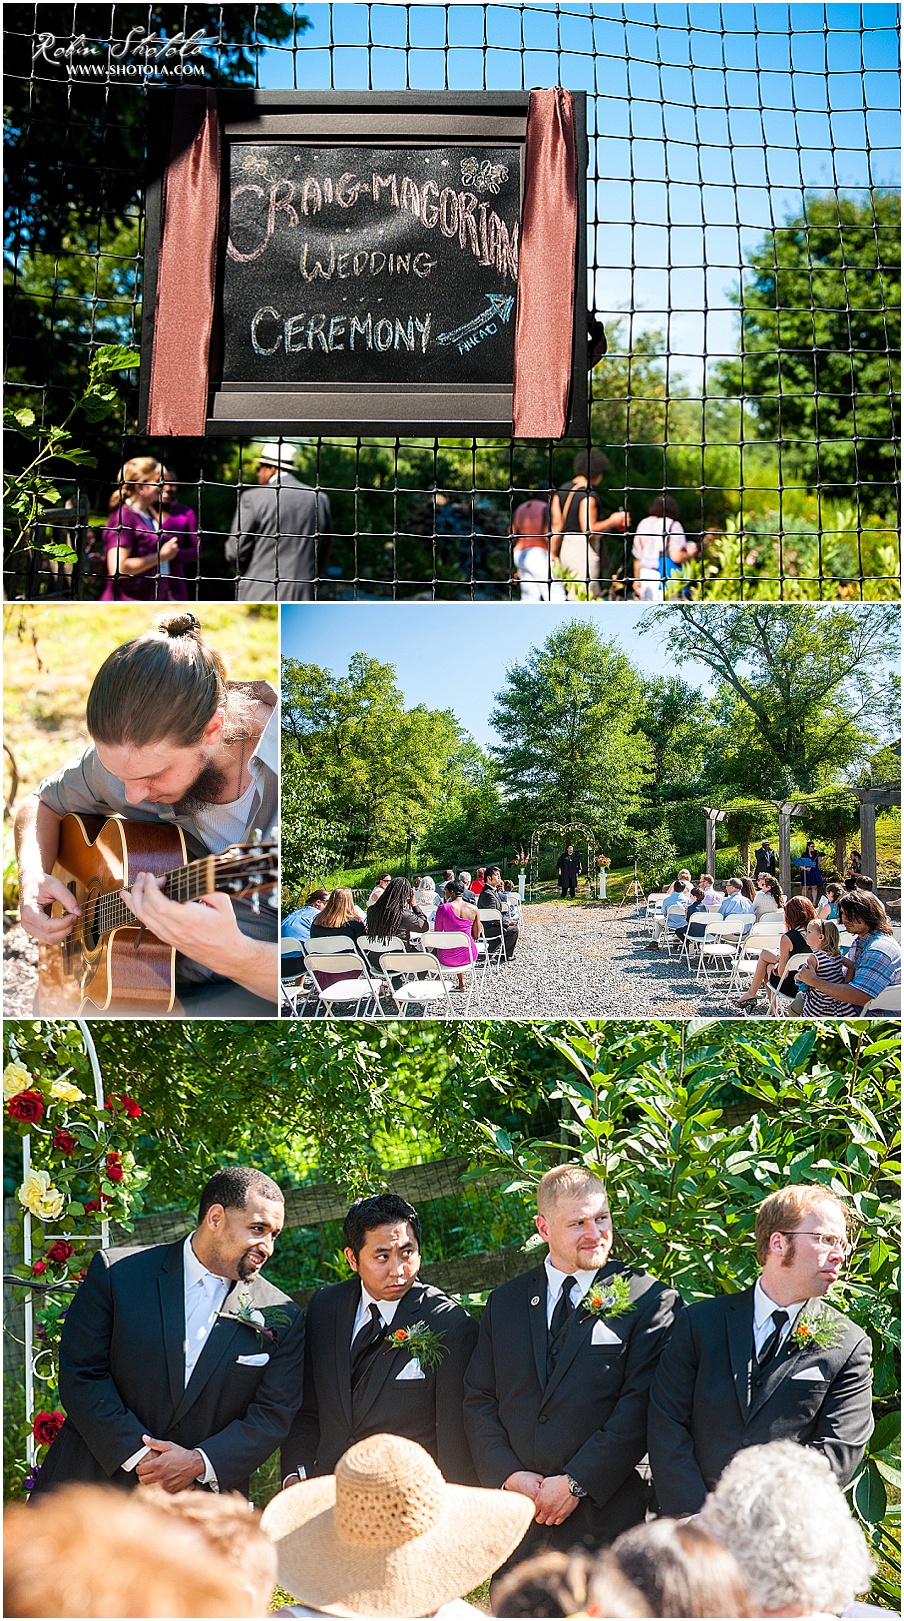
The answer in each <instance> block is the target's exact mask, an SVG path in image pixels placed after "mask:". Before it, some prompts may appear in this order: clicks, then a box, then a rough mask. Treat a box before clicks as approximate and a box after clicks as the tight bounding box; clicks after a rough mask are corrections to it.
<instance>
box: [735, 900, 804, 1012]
mask: <svg viewBox="0 0 904 1621" xmlns="http://www.w3.org/2000/svg"><path fill="white" fill-rule="evenodd" d="M784 911H785V933H784V934H783V935H781V936H780V937H779V943H778V951H772V950H770V948H769V947H768V946H764V947H763V950H762V951H761V952H760V957H759V961H758V963H757V965H756V968H755V969H754V971H753V979H752V980H751V981H750V989H749V991H745V992H744V995H743V996H739V997H738V999H737V1001H736V1002H735V1006H736V1007H742V1008H750V1007H753V1006H754V1004H755V1003H756V1001H757V998H758V997H759V994H760V991H761V989H762V987H763V986H764V985H765V983H766V979H767V976H768V979H769V984H770V985H771V986H772V987H773V989H774V990H777V991H780V992H781V994H782V996H796V995H797V980H796V977H795V975H794V974H789V973H787V972H786V969H787V967H788V963H789V962H790V960H791V958H792V957H799V956H800V955H801V954H803V955H804V956H806V955H807V954H808V952H809V950H810V947H809V944H808V942H807V937H806V935H805V933H804V930H805V929H806V927H807V924H808V923H809V921H810V919H811V918H813V917H815V916H816V908H815V906H814V905H813V902H812V901H808V900H804V898H803V896H802V895H792V896H791V899H790V900H787V901H786V902H785V907H784Z"/></svg>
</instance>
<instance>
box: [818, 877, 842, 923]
mask: <svg viewBox="0 0 904 1621" xmlns="http://www.w3.org/2000/svg"><path fill="white" fill-rule="evenodd" d="M843 894H844V890H843V888H842V886H841V884H826V888H825V894H824V895H822V896H820V900H819V905H818V906H817V908H816V916H817V917H821V918H828V920H829V922H830V923H837V922H838V902H839V901H840V900H841V897H842V895H843Z"/></svg>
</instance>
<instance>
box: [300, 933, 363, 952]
mask: <svg viewBox="0 0 904 1621" xmlns="http://www.w3.org/2000/svg"><path fill="white" fill-rule="evenodd" d="M301 949H302V951H303V952H304V955H305V956H306V957H307V956H308V955H309V953H310V952H312V951H313V952H316V954H317V956H318V957H331V956H335V955H338V956H344V955H345V954H346V953H347V952H349V951H357V949H358V947H357V946H356V944H355V942H354V940H353V939H352V937H351V935H350V934H326V935H324V936H323V938H322V939H320V940H302V942H301Z"/></svg>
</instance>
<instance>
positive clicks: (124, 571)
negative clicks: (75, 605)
mask: <svg viewBox="0 0 904 1621" xmlns="http://www.w3.org/2000/svg"><path fill="white" fill-rule="evenodd" d="M162 478H163V468H162V467H161V465H160V463H159V462H158V461H155V460H154V458H153V456H133V457H132V459H131V461H127V462H126V464H125V466H124V467H123V469H122V471H121V473H120V475H119V478H118V480H117V484H116V488H115V490H114V491H113V494H112V495H111V497H110V516H109V518H108V519H107V526H106V528H105V530H104V534H103V546H104V552H105V554H106V559H107V582H106V585H105V586H104V589H103V591H102V592H101V598H100V600H101V602H171V601H172V600H173V596H174V593H173V591H172V589H171V584H172V581H171V578H170V576H171V569H172V564H173V561H174V559H175V558H176V557H177V556H178V554H179V542H178V540H177V539H176V538H175V536H171V537H170V538H169V539H165V538H164V535H163V532H162V530H161V527H160V519H159V517H158V514H157V502H158V500H159V498H160V488H161V482H162ZM184 598H185V591H184V588H183V592H182V597H181V598H179V597H176V600H177V601H180V600H184Z"/></svg>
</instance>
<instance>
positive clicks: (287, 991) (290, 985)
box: [279, 935, 304, 1015]
mask: <svg viewBox="0 0 904 1621" xmlns="http://www.w3.org/2000/svg"><path fill="white" fill-rule="evenodd" d="M303 944H304V942H303V941H301V940H293V939H292V938H291V937H290V936H287V935H281V936H280V941H279V958H280V974H279V991H280V1005H282V1004H283V1003H284V1004H285V1006H286V1007H287V1008H288V1010H289V1012H290V1013H292V1014H293V1015H295V1014H297V1012H298V992H299V990H300V989H301V987H302V985H303V983H304V967H303V966H301V967H298V968H293V970H292V972H291V973H288V974H284V973H283V971H282V959H283V957H301V958H303V957H304V951H303V949H302V947H303Z"/></svg>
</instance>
